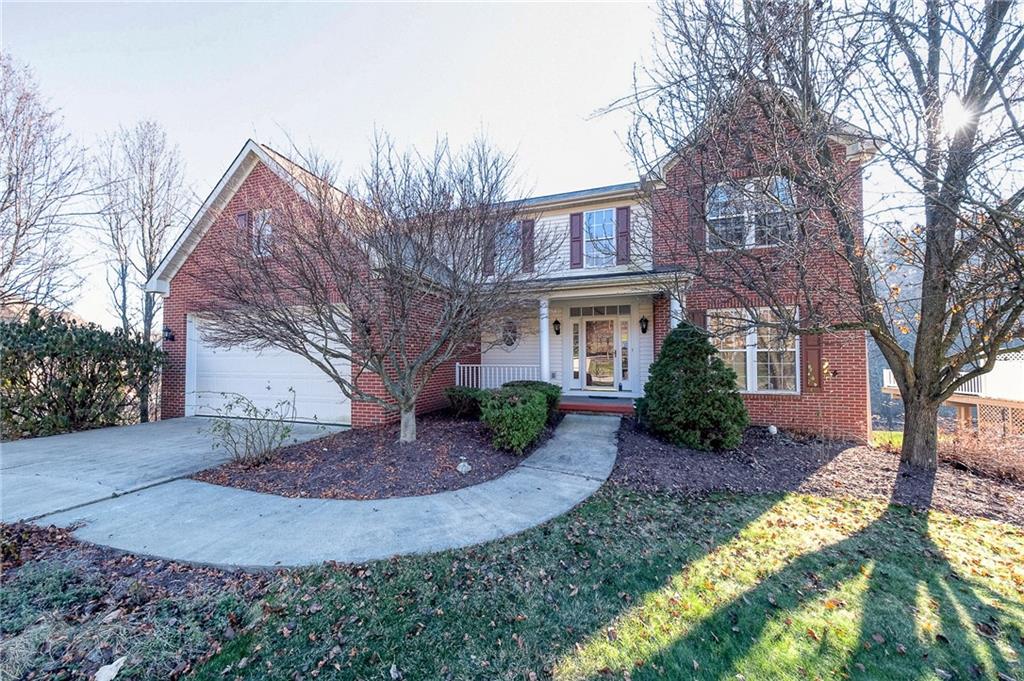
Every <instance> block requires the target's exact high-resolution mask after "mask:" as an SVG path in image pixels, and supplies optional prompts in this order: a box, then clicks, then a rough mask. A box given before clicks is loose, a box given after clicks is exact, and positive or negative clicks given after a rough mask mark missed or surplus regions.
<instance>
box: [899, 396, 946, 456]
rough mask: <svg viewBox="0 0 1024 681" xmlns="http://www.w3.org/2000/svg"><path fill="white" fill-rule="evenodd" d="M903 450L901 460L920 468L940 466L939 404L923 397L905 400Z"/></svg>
mask: <svg viewBox="0 0 1024 681" xmlns="http://www.w3.org/2000/svg"><path fill="white" fill-rule="evenodd" d="M904 414H905V416H904V419H905V420H904V422H903V449H902V450H901V451H900V460H901V461H904V462H906V463H909V464H910V465H911V466H917V467H919V468H928V469H934V468H935V467H936V465H937V464H938V459H939V456H938V444H939V442H938V425H939V403H938V402H932V401H929V400H926V399H924V398H922V397H911V398H910V399H904Z"/></svg>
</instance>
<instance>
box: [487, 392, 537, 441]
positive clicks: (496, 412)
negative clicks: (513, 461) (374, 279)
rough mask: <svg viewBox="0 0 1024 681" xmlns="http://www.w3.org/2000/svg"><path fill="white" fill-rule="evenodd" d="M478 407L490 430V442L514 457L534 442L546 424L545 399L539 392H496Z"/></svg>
mask: <svg viewBox="0 0 1024 681" xmlns="http://www.w3.org/2000/svg"><path fill="white" fill-rule="evenodd" d="M480 407H481V414H482V420H483V422H484V423H486V424H487V427H488V428H490V429H491V443H492V444H493V445H494V446H495V447H497V448H499V449H508V450H511V451H513V452H515V453H516V454H522V453H523V450H525V449H526V448H527V447H529V446H530V445H531V444H533V443H534V442H536V441H537V438H538V437H540V434H541V433H542V432H543V431H544V425H545V424H546V423H547V418H548V407H547V400H546V399H545V397H544V394H543V393H541V392H540V391H538V390H529V389H523V388H521V387H520V388H502V389H500V390H495V391H494V392H492V393H490V394H489V395H488V396H487V398H486V399H485V400H484V401H483V402H482V403H481V405H480Z"/></svg>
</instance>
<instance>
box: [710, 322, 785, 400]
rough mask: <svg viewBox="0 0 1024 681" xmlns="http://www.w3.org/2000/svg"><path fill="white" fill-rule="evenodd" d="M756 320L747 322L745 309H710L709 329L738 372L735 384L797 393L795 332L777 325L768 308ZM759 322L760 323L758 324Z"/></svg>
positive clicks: (728, 363) (755, 389) (756, 389)
mask: <svg viewBox="0 0 1024 681" xmlns="http://www.w3.org/2000/svg"><path fill="white" fill-rule="evenodd" d="M756 312H757V320H756V321H754V322H753V323H751V322H747V321H744V318H745V317H746V313H745V312H744V311H743V310H708V312H707V320H708V331H709V332H710V334H711V342H712V343H713V344H714V345H715V347H716V348H717V349H718V353H719V355H720V356H721V357H722V361H723V362H725V365H726V366H728V367H730V368H731V369H732V370H733V371H735V372H736V387H737V388H738V389H740V390H742V391H743V392H750V393H756V392H776V393H795V392H797V391H798V390H799V384H798V381H797V376H798V369H799V354H800V353H799V341H798V339H797V336H796V334H792V333H785V332H783V331H782V330H781V329H778V328H776V327H774V326H766V324H771V323H773V322H775V321H777V320H778V318H777V316H776V315H775V314H774V313H773V312H772V311H771V310H769V309H766V308H763V309H758V310H757V311H756ZM759 322H760V323H759Z"/></svg>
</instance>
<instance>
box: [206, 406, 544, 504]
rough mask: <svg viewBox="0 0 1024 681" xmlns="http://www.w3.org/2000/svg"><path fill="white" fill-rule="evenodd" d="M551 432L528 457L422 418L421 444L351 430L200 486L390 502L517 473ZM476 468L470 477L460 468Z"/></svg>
mask: <svg viewBox="0 0 1024 681" xmlns="http://www.w3.org/2000/svg"><path fill="white" fill-rule="evenodd" d="M555 425H557V424H552V425H549V426H548V427H547V428H546V430H545V432H544V433H543V434H542V435H541V437H540V438H539V439H538V441H537V442H536V443H534V445H533V446H532V447H531V448H530V449H528V450H527V451H526V452H524V454H523V455H522V456H517V455H515V454H512V453H510V452H504V451H500V450H497V449H495V448H494V447H492V446H491V441H490V433H489V432H488V430H487V427H486V426H485V425H484V424H482V423H480V422H479V421H476V420H469V419H461V418H456V417H454V416H451V415H448V414H428V415H426V416H421V417H419V418H418V419H417V424H416V442H413V443H408V444H400V443H399V442H398V441H397V440H398V427H397V426H384V427H380V428H365V429H355V430H347V431H345V432H342V433H337V434H335V435H330V436H328V437H325V438H321V439H319V440H314V441H312V442H306V443H303V444H298V445H292V446H290V447H286V448H284V449H282V450H281V451H280V452H278V453H277V454H276V455H275V456H274V458H273V459H272V460H271V461H269V462H268V463H265V464H262V465H260V466H255V467H249V466H245V465H242V464H239V463H234V462H229V463H226V464H223V465H221V466H217V467H216V468H209V469H207V470H205V471H200V472H199V473H196V474H195V475H193V476H192V479H193V480H200V481H202V482H209V483H213V484H215V485H224V486H227V487H239V488H242V489H247V490H251V491H253V492H264V493H267V494H278V495H280V496H285V497H312V498H322V499H386V498H390V497H408V496H419V495H423V494H433V493H435V492H447V491H450V490H456V489H460V488H462V487H469V486H470V485H476V484H479V483H481V482H486V481H488V480H492V479H494V478H497V477H498V476H500V475H502V474H504V473H506V472H507V471H509V470H511V469H513V468H515V467H516V466H517V465H519V463H520V462H521V461H522V460H523V457H524V456H527V455H529V453H530V452H531V451H532V450H533V449H535V448H536V447H538V446H539V445H540V444H541V443H543V442H545V441H546V440H547V439H548V438H550V437H551V435H552V433H553V432H554V426H555ZM463 459H465V460H466V462H467V463H468V464H469V465H470V466H472V470H470V471H469V472H468V473H466V474H462V473H459V472H458V471H457V470H456V466H458V465H459V462H460V461H462V460H463Z"/></svg>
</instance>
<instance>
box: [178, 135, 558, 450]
mask: <svg viewBox="0 0 1024 681" xmlns="http://www.w3.org/2000/svg"><path fill="white" fill-rule="evenodd" d="M280 161H281V163H282V164H284V165H285V166H286V167H287V168H288V169H289V171H290V172H291V173H292V175H294V176H295V177H298V178H300V180H299V182H297V183H296V184H295V185H294V186H293V187H289V188H287V189H284V190H280V191H279V190H268V191H267V192H266V193H265V194H264V195H263V196H260V197H257V199H255V203H254V205H259V206H262V209H260V210H256V211H254V212H251V213H249V214H247V215H245V216H240V221H241V222H242V223H243V224H240V225H239V226H238V229H237V231H236V232H235V234H234V236H233V237H232V238H229V239H227V240H226V241H222V243H220V244H219V247H218V249H217V253H218V254H219V259H220V263H219V265H217V266H213V267H207V268H203V269H204V274H200V275H198V276H200V277H201V278H204V280H203V281H204V283H203V287H204V289H209V290H211V291H213V298H212V299H211V301H210V305H209V310H208V312H209V313H210V314H211V315H213V317H214V328H213V330H212V331H211V333H210V334H209V335H210V338H211V339H213V340H214V342H217V343H220V344H227V345H234V344H240V343H246V344H250V345H253V346H256V347H261V346H275V347H278V348H283V349H285V350H289V351H291V352H295V353H298V354H299V355H302V356H304V357H305V358H306V359H308V360H309V361H310V362H312V363H313V364H315V365H316V366H317V367H319V368H320V369H321V370H323V371H324V372H325V373H326V374H327V375H328V376H330V377H331V378H332V379H333V380H334V382H335V383H336V384H337V385H338V386H339V388H340V389H341V391H342V392H343V393H344V395H346V396H348V397H349V398H354V399H359V400H364V401H368V402H371V403H375V404H377V405H380V406H382V407H383V408H385V409H387V410H393V411H397V412H399V413H400V415H401V416H400V418H401V434H400V441H402V442H412V441H414V440H415V439H416V400H417V398H418V397H419V395H420V393H421V391H422V390H423V388H424V386H425V385H426V384H427V382H428V381H429V380H430V378H431V376H433V375H434V374H435V372H436V371H437V370H438V369H439V368H440V367H441V366H442V365H443V364H445V363H446V362H450V361H452V360H453V359H455V358H458V357H460V356H462V355H464V354H465V353H467V352H473V351H476V350H477V349H478V348H481V343H482V342H483V343H487V342H488V341H486V340H483V341H482V340H481V339H482V338H483V339H487V338H497V339H500V338H501V335H502V334H501V333H500V330H501V327H502V325H503V324H504V323H506V321H507V320H508V319H510V318H511V319H520V318H521V317H522V316H523V315H524V313H525V310H527V309H529V307H528V306H529V305H530V303H531V300H535V298H536V296H537V294H538V291H537V286H538V282H537V280H538V277H539V276H540V275H541V273H542V268H543V267H544V265H545V263H548V262H550V261H551V259H550V258H547V257H546V255H547V254H548V253H550V252H551V250H552V249H553V248H555V247H556V246H555V244H554V243H552V242H551V241H550V240H549V239H548V238H547V237H545V236H543V235H541V234H536V235H533V234H532V222H529V221H526V220H523V221H521V219H522V218H523V217H524V215H523V213H522V211H521V205H520V203H519V202H517V201H516V200H514V198H513V197H515V196H516V193H515V191H514V190H515V186H514V177H513V172H514V165H513V160H512V159H511V158H509V157H506V156H504V155H502V154H500V153H498V152H496V151H495V150H493V149H492V148H491V147H489V146H488V145H487V144H486V143H485V142H483V141H478V142H477V143H475V144H473V145H471V146H470V147H468V148H467V149H465V150H462V151H453V150H451V149H450V148H449V147H448V145H447V143H446V142H440V143H438V145H437V146H436V148H435V149H434V151H433V153H432V154H430V155H426V156H421V155H418V154H415V153H400V152H399V151H397V150H396V148H395V146H394V145H393V143H392V142H391V141H390V140H388V139H378V142H377V144H376V145H375V148H374V150H373V154H372V160H371V162H370V163H369V166H368V168H367V169H366V170H365V172H363V173H362V174H361V176H360V177H359V178H358V180H356V181H354V182H352V183H351V184H350V185H349V187H348V189H347V190H346V191H344V192H343V191H340V190H338V189H336V188H335V177H336V172H335V170H334V167H333V166H332V165H331V164H330V163H328V162H325V161H323V160H322V159H319V158H317V157H315V156H313V155H310V156H309V157H307V158H306V159H304V163H305V165H306V166H307V167H308V170H306V169H303V168H300V167H299V166H297V165H295V164H291V163H290V162H289V161H287V160H286V159H284V158H283V157H280ZM495 342H500V341H495ZM482 349H486V348H482ZM349 367H350V368H349Z"/></svg>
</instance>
